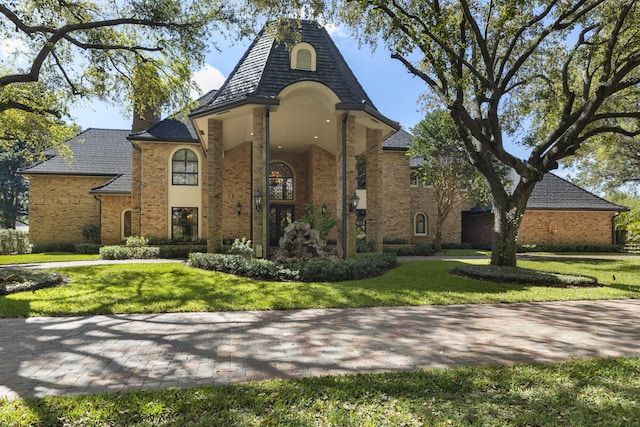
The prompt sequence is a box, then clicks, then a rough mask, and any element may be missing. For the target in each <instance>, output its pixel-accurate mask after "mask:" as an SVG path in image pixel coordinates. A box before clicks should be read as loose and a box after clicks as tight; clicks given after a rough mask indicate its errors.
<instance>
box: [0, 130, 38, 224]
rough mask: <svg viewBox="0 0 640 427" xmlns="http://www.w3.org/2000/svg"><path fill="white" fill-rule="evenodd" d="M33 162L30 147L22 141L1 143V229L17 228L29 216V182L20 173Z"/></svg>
mask: <svg viewBox="0 0 640 427" xmlns="http://www.w3.org/2000/svg"><path fill="white" fill-rule="evenodd" d="M31 162H32V156H31V153H30V150H29V148H28V145H27V144H26V143H25V142H24V141H21V140H17V141H15V142H14V143H12V144H2V143H0V225H1V227H0V228H15V227H16V221H17V220H24V219H25V217H26V216H27V214H28V198H27V190H28V189H29V183H28V181H27V180H26V179H25V178H24V177H23V176H22V175H20V174H18V171H19V169H20V168H23V167H26V166H28V165H29V164H31Z"/></svg>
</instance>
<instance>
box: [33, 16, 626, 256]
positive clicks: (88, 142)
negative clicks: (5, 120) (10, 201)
mask: <svg viewBox="0 0 640 427" xmlns="http://www.w3.org/2000/svg"><path fill="white" fill-rule="evenodd" d="M408 143H409V138H408V134H407V132H405V131H404V130H402V129H400V126H399V125H398V123H397V122H395V121H393V120H391V119H389V118H388V117H386V116H384V115H383V114H381V113H380V112H379V111H378V109H377V108H376V107H375V105H374V103H373V102H372V100H371V99H369V97H368V96H367V94H366V93H365V91H364V89H363V88H362V86H361V85H360V84H359V83H358V80H357V79H356V77H355V76H354V74H353V73H352V71H351V70H350V68H349V66H348V65H347V64H346V62H345V60H344V58H343V57H342V55H341V54H340V52H339V51H338V49H337V48H336V46H335V44H334V43H333V41H332V40H331V38H330V37H329V35H328V33H327V32H326V31H325V30H324V29H323V28H321V27H319V26H318V24H317V23H314V22H311V21H302V22H301V23H300V37H299V38H297V39H296V40H295V41H293V42H290V43H281V42H277V41H276V40H275V39H274V37H273V36H272V34H271V32H270V28H269V27H266V28H265V29H263V31H262V32H261V33H260V34H259V35H258V37H257V38H256V40H255V41H254V42H253V43H252V44H251V46H250V47H249V48H248V50H247V52H246V53H245V54H244V56H243V57H242V58H241V60H240V62H239V63H238V65H237V66H236V67H235V69H234V70H233V71H232V73H231V74H230V76H229V78H228V79H227V80H226V82H225V83H224V84H223V86H222V87H221V88H220V89H219V90H217V91H212V92H209V93H208V94H206V95H205V96H203V97H202V98H201V99H200V100H199V105H198V107H197V108H195V109H194V110H192V111H191V112H190V113H189V114H188V115H187V116H185V117H173V118H166V119H164V120H160V118H159V117H157V116H156V115H154V114H153V112H152V111H148V112H146V114H140V113H136V114H134V120H133V125H132V130H110V129H87V130H85V131H84V132H82V133H81V134H80V135H78V137H76V138H74V139H73V140H71V141H70V142H69V146H70V148H71V151H72V152H73V159H72V160H71V161H67V160H65V159H64V158H61V157H60V156H54V157H52V158H50V159H49V160H47V161H44V162H43V163H40V164H38V165H36V166H34V167H32V168H29V169H27V170H25V171H24V172H23V173H24V174H25V175H27V176H28V178H29V179H30V240H31V242H34V243H51V242H77V241H82V234H81V229H82V227H83V226H85V225H94V226H97V227H99V229H100V232H101V233H100V234H101V242H102V243H103V244H113V243H119V242H121V241H122V240H124V239H125V238H126V237H127V236H129V235H142V236H147V237H149V236H154V237H158V238H171V239H192V238H204V239H207V242H208V247H209V250H210V251H217V250H218V249H220V247H221V245H222V242H223V240H224V239H227V238H235V237H247V238H249V239H251V240H252V242H253V245H254V250H255V254H256V255H257V256H266V255H267V253H266V248H268V247H273V246H275V245H277V242H278V240H279V238H280V236H282V234H283V230H284V227H285V226H286V225H288V224H289V223H291V222H292V221H294V220H295V219H297V218H300V217H301V216H303V215H304V213H305V206H306V205H308V204H312V205H314V206H317V207H320V206H325V205H326V206H327V207H328V208H329V209H330V211H332V212H333V213H334V214H335V215H336V216H337V218H338V225H337V227H336V228H337V229H336V230H335V232H334V237H335V238H336V239H337V241H338V245H337V247H338V251H339V254H341V255H345V256H351V255H353V254H355V240H356V211H363V210H366V234H367V239H368V240H369V242H371V243H372V246H373V248H374V250H376V251H381V250H382V245H383V239H384V238H393V239H402V240H405V241H408V242H414V243H419V242H429V241H432V240H433V235H434V230H433V226H432V224H430V218H434V217H435V213H436V209H435V202H434V197H433V191H432V189H429V188H421V187H420V186H417V185H413V184H412V182H411V180H410V176H411V168H412V162H411V160H410V159H409V157H407V156H406V150H407V146H408ZM363 155H365V156H366V176H367V179H366V190H365V191H360V190H359V191H358V192H356V179H355V168H356V159H357V158H358V157H360V156H363ZM413 166H415V165H413ZM575 188H577V187H575ZM461 203H462V201H461ZM593 212H595V211H591V212H590V213H593ZM607 212H615V211H611V210H609V211H607ZM612 215H613V214H610V213H607V214H606V215H604V214H603V215H601V216H598V221H600V220H602V221H604V220H605V219H606V221H609V222H608V223H607V224H608V225H607V226H609V227H610V218H611V216H612ZM601 217H602V218H601ZM462 218H463V214H462V204H461V205H460V209H457V210H456V212H455V214H453V215H451V216H450V218H449V219H448V222H447V224H446V225H445V230H444V233H443V236H444V241H445V242H452V243H459V242H461V240H462V238H463V230H465V228H464V227H462V225H461V224H462V223H463V221H462ZM556 224H557V227H559V228H562V227H563V225H562V224H564V219H562V220H557V221H556ZM532 227H535V226H534V225H533V226H532ZM546 227H547V226H546ZM547 228H549V227H547ZM531 235H532V236H533V238H535V237H536V235H535V234H531ZM609 237H610V236H609ZM609 243H611V241H610V240H609Z"/></svg>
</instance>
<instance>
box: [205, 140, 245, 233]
mask: <svg viewBox="0 0 640 427" xmlns="http://www.w3.org/2000/svg"><path fill="white" fill-rule="evenodd" d="M223 170H224V172H223V173H224V176H223V187H224V192H223V194H222V206H223V218H222V223H223V226H222V233H223V238H225V239H228V238H239V237H246V238H247V239H251V214H252V209H253V195H252V194H251V142H245V143H244V144H240V145H238V146H236V147H234V148H232V149H230V150H227V151H225V153H224V166H223ZM214 185H215V183H214ZM238 202H240V204H241V205H242V209H241V213H240V215H238V213H237V204H238Z"/></svg>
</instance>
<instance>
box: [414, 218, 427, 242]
mask: <svg viewBox="0 0 640 427" xmlns="http://www.w3.org/2000/svg"><path fill="white" fill-rule="evenodd" d="M419 216H422V217H423V218H424V233H419V232H418V217H419ZM413 235H414V236H428V235H429V215H427V214H426V213H425V212H416V214H415V215H414V216H413Z"/></svg>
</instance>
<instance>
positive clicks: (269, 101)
mask: <svg viewBox="0 0 640 427" xmlns="http://www.w3.org/2000/svg"><path fill="white" fill-rule="evenodd" d="M245 105H280V100H279V99H277V98H261V97H251V96H247V97H244V98H241V99H237V100H235V101H231V102H227V103H224V104H220V105H216V106H213V107H208V108H204V109H202V110H198V111H193V112H191V113H189V119H191V120H192V121H193V120H195V119H198V118H201V117H204V116H209V115H211V114H217V113H220V112H223V111H226V110H232V109H234V108H238V107H243V106H245Z"/></svg>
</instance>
